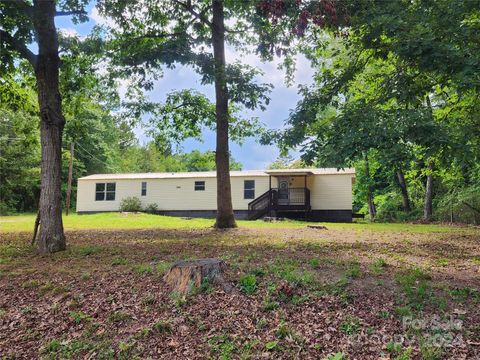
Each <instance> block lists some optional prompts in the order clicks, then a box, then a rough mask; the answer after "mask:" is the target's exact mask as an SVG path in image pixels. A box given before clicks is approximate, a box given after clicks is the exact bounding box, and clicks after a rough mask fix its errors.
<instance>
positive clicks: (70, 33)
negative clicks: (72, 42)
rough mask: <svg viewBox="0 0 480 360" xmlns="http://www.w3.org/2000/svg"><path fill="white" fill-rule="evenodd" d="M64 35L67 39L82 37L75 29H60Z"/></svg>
mask: <svg viewBox="0 0 480 360" xmlns="http://www.w3.org/2000/svg"><path fill="white" fill-rule="evenodd" d="M59 30H60V32H61V33H62V35H64V36H67V37H82V36H81V35H80V34H79V32H78V31H77V30H76V29H74V28H60V29H59Z"/></svg>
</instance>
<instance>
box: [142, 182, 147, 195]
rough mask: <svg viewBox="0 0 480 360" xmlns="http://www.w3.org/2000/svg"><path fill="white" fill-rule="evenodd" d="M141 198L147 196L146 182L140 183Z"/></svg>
mask: <svg viewBox="0 0 480 360" xmlns="http://www.w3.org/2000/svg"><path fill="white" fill-rule="evenodd" d="M142 196H147V182H146V181H142Z"/></svg>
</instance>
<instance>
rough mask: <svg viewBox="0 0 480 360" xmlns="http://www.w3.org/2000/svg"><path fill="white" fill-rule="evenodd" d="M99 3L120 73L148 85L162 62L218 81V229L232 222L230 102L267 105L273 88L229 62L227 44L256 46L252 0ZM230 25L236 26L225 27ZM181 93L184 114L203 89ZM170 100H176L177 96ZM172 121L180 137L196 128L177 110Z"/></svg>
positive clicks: (251, 106) (249, 70) (206, 81)
mask: <svg viewBox="0 0 480 360" xmlns="http://www.w3.org/2000/svg"><path fill="white" fill-rule="evenodd" d="M99 7H100V9H101V11H102V12H103V13H104V14H105V15H107V16H109V17H111V18H112V19H113V20H114V21H115V23H116V25H117V27H114V28H112V29H111V33H112V37H113V41H112V42H111V44H112V48H113V49H114V53H115V55H116V56H115V59H114V60H113V64H114V65H116V66H122V70H123V71H122V74H123V75H127V76H136V77H137V79H139V83H141V84H143V85H145V86H146V88H147V89H148V88H151V87H152V85H153V84H152V82H151V81H150V80H149V77H148V76H149V75H150V76H151V77H150V79H152V78H155V76H158V75H159V74H160V73H161V69H162V66H163V65H167V66H174V65H175V64H176V63H180V64H184V65H188V66H191V67H192V68H193V69H195V70H196V71H197V72H198V73H199V74H200V75H201V77H202V83H203V84H213V85H214V88H215V106H214V109H215V111H214V113H215V123H214V126H215V131H216V151H215V154H216V171H217V221H216V227H219V228H229V227H235V226H236V224H235V219H234V216H233V208H232V200H231V187H230V174H229V169H230V166H229V135H230V122H231V120H232V119H233V117H232V116H231V114H232V111H231V110H232V108H231V107H229V102H230V103H232V104H237V105H238V106H240V107H244V108H247V109H254V108H257V107H263V106H264V105H265V104H267V103H268V101H269V99H268V97H267V96H266V93H267V92H268V91H269V88H270V86H269V85H265V84H258V83H257V82H255V81H254V77H255V75H256V74H257V73H258V71H257V70H255V69H252V68H250V67H248V66H246V65H244V64H241V63H240V62H237V63H234V64H227V63H226V60H225V45H226V43H230V44H232V45H235V46H238V47H239V48H240V47H241V46H242V45H246V44H250V43H252V41H253V40H252V36H250V35H249V34H247V29H246V27H247V26H248V23H247V21H248V17H249V16H251V14H252V13H254V12H255V9H256V7H255V6H254V4H251V3H244V2H236V1H227V2H225V1H223V0H211V1H204V0H198V1H181V0H175V1H161V2H158V1H149V0H144V1H127V0H116V1H104V2H100V3H99ZM225 23H229V24H230V23H233V24H232V25H231V26H228V27H226V25H225ZM180 95H182V97H183V99H182V100H181V104H186V105H185V107H186V108H187V110H186V111H188V107H189V104H190V101H192V100H194V101H200V102H203V100H202V98H201V97H200V96H198V94H194V95H193V96H190V95H189V94H188V93H187V92H183V93H181V94H180ZM177 99H178V97H177ZM173 103H174V104H177V102H176V101H173ZM204 105H206V111H207V112H208V113H209V114H207V115H208V116H207V117H206V118H205V119H204V120H206V121H207V122H210V123H211V116H210V112H211V110H213V109H211V107H210V106H209V105H208V104H206V103H204ZM175 106H177V105H175ZM192 109H193V108H192ZM176 113H177V114H178V112H176ZM184 113H185V112H183V114H184ZM178 115H182V114H178ZM196 118H198V116H197V117H196ZM163 119H165V118H163ZM179 119H180V120H183V121H185V120H186V121H187V122H188V123H187V125H183V124H179V123H178V121H177V120H179ZM170 120H172V121H173V124H174V125H176V127H177V129H176V130H175V131H176V134H178V133H179V132H181V131H184V134H186V135H190V134H194V135H196V134H197V133H198V126H197V125H198V124H195V123H194V122H193V123H192V121H189V118H187V119H185V118H183V117H182V118H178V117H175V115H173V117H170ZM160 124H161V126H160V128H161V129H160V130H161V131H160V132H164V131H165V130H166V129H165V127H164V126H163V125H165V123H164V122H160ZM244 125H248V122H244ZM183 136H185V135H183Z"/></svg>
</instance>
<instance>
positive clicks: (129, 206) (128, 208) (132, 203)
mask: <svg viewBox="0 0 480 360" xmlns="http://www.w3.org/2000/svg"><path fill="white" fill-rule="evenodd" d="M141 210H142V202H141V201H140V199H139V198H138V197H136V196H129V197H126V198H123V199H122V201H120V211H122V212H137V211H141Z"/></svg>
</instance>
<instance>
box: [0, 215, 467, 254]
mask: <svg viewBox="0 0 480 360" xmlns="http://www.w3.org/2000/svg"><path fill="white" fill-rule="evenodd" d="M35 217H36V214H21V215H12V216H0V227H1V229H2V231H3V232H31V231H32V230H33V225H34V223H35ZM213 223H214V221H213V220H211V219H190V220H186V219H183V218H180V217H171V216H162V215H152V214H145V213H138V214H136V213H135V214H133V213H129V214H122V213H118V212H111V213H98V214H90V215H78V214H75V213H73V214H70V215H69V216H64V217H63V224H64V228H65V229H66V230H80V229H102V230H105V229H152V228H162V229H206V228H210V227H212V225H213ZM237 224H238V225H239V226H240V227H246V228H293V229H296V228H298V229H300V228H305V227H306V226H307V225H308V224H312V223H309V222H304V221H293V220H289V221H282V222H277V223H274V222H265V221H262V220H257V221H247V220H239V221H237ZM322 224H323V223H322ZM324 225H326V226H327V228H328V229H329V230H359V231H376V232H390V231H394V232H410V233H441V232H444V233H449V232H459V231H460V232H464V233H472V232H474V230H473V229H470V228H467V227H465V228H461V229H459V228H458V227H449V226H444V225H436V224H403V223H393V224H390V223H368V222H356V223H350V224H348V223H345V224H341V223H325V224H324ZM0 256H1V251H0Z"/></svg>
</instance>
